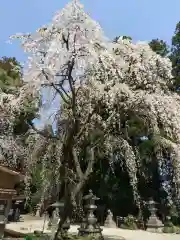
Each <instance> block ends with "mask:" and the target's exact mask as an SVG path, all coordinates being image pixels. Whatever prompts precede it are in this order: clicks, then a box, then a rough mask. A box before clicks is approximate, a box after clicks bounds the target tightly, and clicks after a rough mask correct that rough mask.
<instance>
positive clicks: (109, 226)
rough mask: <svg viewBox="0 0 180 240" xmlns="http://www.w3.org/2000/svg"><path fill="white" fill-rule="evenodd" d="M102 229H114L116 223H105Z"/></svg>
mask: <svg viewBox="0 0 180 240" xmlns="http://www.w3.org/2000/svg"><path fill="white" fill-rule="evenodd" d="M104 227H106V228H116V227H117V226H116V223H115V222H114V221H111V222H105V223H104Z"/></svg>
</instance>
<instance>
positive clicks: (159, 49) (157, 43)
mask: <svg viewBox="0 0 180 240" xmlns="http://www.w3.org/2000/svg"><path fill="white" fill-rule="evenodd" d="M149 46H150V47H151V49H152V50H153V51H154V52H156V53H157V54H159V55H161V56H162V57H166V56H167V55H168V53H169V46H168V45H167V43H166V42H164V41H163V40H159V39H158V38H157V39H153V40H152V41H151V42H150V43H149Z"/></svg>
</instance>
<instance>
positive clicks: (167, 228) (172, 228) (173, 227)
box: [163, 225, 180, 233]
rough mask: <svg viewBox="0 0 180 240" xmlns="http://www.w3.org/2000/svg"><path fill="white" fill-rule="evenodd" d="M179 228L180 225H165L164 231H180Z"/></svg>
mask: <svg viewBox="0 0 180 240" xmlns="http://www.w3.org/2000/svg"><path fill="white" fill-rule="evenodd" d="M179 230H180V229H179V228H178V227H176V226H174V225H173V226H169V227H168V226H165V227H164V228H163V233H179Z"/></svg>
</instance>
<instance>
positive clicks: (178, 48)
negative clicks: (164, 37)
mask: <svg viewBox="0 0 180 240" xmlns="http://www.w3.org/2000/svg"><path fill="white" fill-rule="evenodd" d="M170 59H171V61H172V68H173V70H172V74H173V76H174V79H175V87H176V89H177V90H179V88H180V22H178V23H177V25H176V29H175V32H174V36H173V37H172V48H171V55H170Z"/></svg>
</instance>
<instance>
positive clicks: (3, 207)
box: [0, 200, 6, 239]
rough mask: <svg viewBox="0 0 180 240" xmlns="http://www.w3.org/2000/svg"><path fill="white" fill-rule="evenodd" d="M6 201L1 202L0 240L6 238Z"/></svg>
mask: <svg viewBox="0 0 180 240" xmlns="http://www.w3.org/2000/svg"><path fill="white" fill-rule="evenodd" d="M5 213H6V201H5V200H0V239H2V238H3V236H4V229H5V225H6V217H5Z"/></svg>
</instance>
